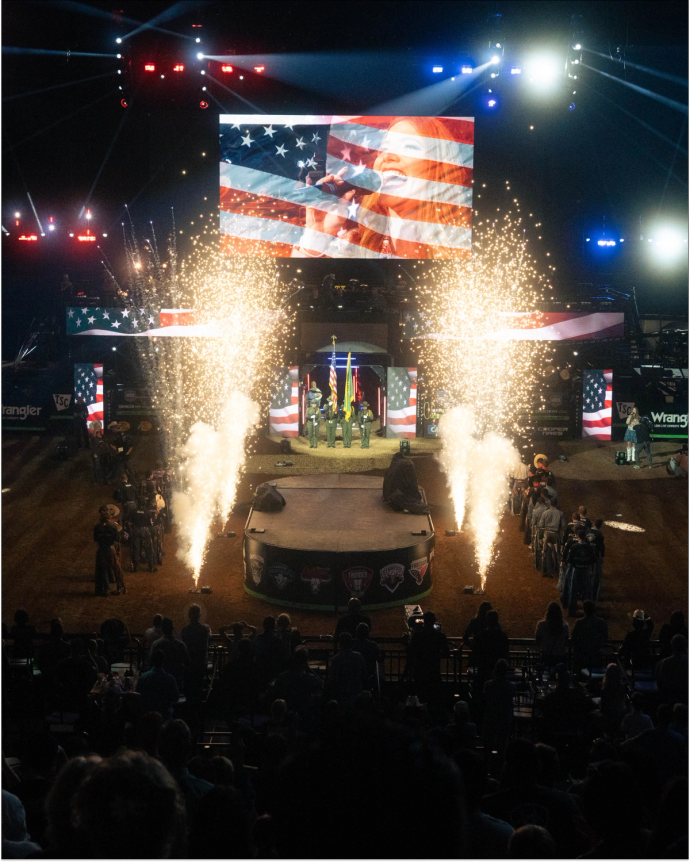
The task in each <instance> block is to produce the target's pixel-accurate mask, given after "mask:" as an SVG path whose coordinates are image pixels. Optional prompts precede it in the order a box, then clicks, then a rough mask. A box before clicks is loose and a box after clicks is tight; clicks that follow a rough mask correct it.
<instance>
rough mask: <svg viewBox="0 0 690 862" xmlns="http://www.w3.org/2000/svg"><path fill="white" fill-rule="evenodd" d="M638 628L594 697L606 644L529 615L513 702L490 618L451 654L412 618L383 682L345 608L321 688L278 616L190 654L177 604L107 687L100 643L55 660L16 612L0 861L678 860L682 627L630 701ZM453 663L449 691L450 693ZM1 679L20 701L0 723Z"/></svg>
mask: <svg viewBox="0 0 690 862" xmlns="http://www.w3.org/2000/svg"><path fill="white" fill-rule="evenodd" d="M653 629H654V624H653V622H652V621H651V620H649V619H648V618H647V617H646V615H644V614H636V615H635V617H634V619H633V622H632V628H631V631H630V632H629V633H628V635H627V636H626V638H625V640H624V642H623V644H622V645H621V646H620V649H619V650H618V654H617V656H616V655H614V654H613V653H611V659H612V660H611V661H610V662H609V663H608V665H607V666H606V667H605V668H604V669H603V678H602V679H601V680H600V681H599V680H597V679H595V675H594V674H593V673H592V668H593V667H595V666H596V665H597V663H601V657H602V650H603V648H604V646H605V644H606V642H607V638H608V632H607V626H606V622H605V621H604V620H603V619H602V618H601V617H599V616H598V615H597V613H596V606H595V605H594V603H593V602H591V601H587V602H586V603H585V616H584V617H583V618H581V619H579V620H578V621H577V622H576V623H575V625H574V627H573V629H572V632H570V631H569V626H568V623H567V622H565V621H564V620H563V616H562V612H561V608H560V606H559V604H558V603H552V604H551V605H550V606H549V608H548V609H547V612H546V615H545V617H544V619H543V620H541V621H539V622H538V623H537V625H536V631H535V649H536V651H537V653H538V656H539V658H538V660H537V664H536V675H535V677H534V679H533V680H532V681H529V680H527V681H526V679H525V676H524V673H522V672H521V669H520V668H519V667H515V662H514V660H512V657H511V650H510V643H509V639H508V635H507V634H506V632H505V631H504V630H503V627H502V626H501V623H500V618H499V613H498V611H497V610H495V609H493V608H492V607H491V605H490V603H488V602H482V604H481V605H480V606H479V608H478V610H477V614H476V616H475V617H474V618H472V619H471V620H470V621H469V623H468V625H467V628H466V631H465V633H464V636H463V638H462V643H459V642H457V641H456V642H454V641H451V640H449V638H448V637H447V636H446V634H445V633H444V632H443V631H442V627H441V626H440V625H439V623H438V622H437V619H436V617H435V615H434V614H433V613H431V612H427V613H425V614H424V615H423V618H422V619H421V620H418V621H415V624H414V625H412V624H411V625H410V632H409V634H408V635H407V636H405V637H404V638H403V639H402V644H401V645H398V646H397V647H396V648H397V649H400V648H401V646H402V648H403V650H404V655H405V667H404V670H403V673H402V674H401V676H400V678H399V679H396V680H390V681H389V682H386V662H385V654H386V651H387V650H388V649H389V647H388V644H383V643H377V639H376V638H375V637H372V621H371V619H370V618H369V617H367V616H366V615H365V614H364V613H363V612H362V608H361V606H360V604H359V602H358V600H356V599H353V600H352V602H351V603H350V605H349V606H348V610H347V613H346V614H345V615H344V616H342V617H340V618H339V619H338V621H337V625H336V628H335V631H334V632H333V634H332V638H333V640H334V643H335V644H336V645H337V650H333V649H330V657H329V659H328V663H327V669H326V667H322V666H320V665H319V664H318V663H317V662H315V661H314V656H315V655H316V654H317V653H316V651H315V650H314V649H313V648H311V647H309V646H308V645H305V643H304V638H303V636H302V635H301V633H300V632H299V631H298V630H297V629H295V627H294V626H292V624H291V620H290V617H289V616H288V614H280V616H279V617H278V618H277V619H275V618H274V617H272V616H269V617H266V618H265V619H264V621H263V624H262V626H260V627H257V626H254V625H251V624H249V623H247V622H246V621H244V620H241V621H237V622H234V623H230V624H229V625H224V626H221V627H220V629H219V632H218V634H217V635H216V636H214V635H213V634H212V632H211V630H210V628H209V626H208V625H206V624H205V623H204V622H202V620H201V609H200V608H199V606H198V605H192V606H191V607H190V609H189V612H188V619H187V621H186V624H185V625H184V626H182V628H181V630H180V632H179V636H177V635H176V633H175V624H174V622H173V620H172V619H170V618H168V617H165V616H163V615H162V614H157V615H156V616H155V617H154V618H153V620H152V624H151V626H150V627H149V628H148V629H147V630H146V632H145V633H144V634H143V635H141V636H140V637H139V638H138V641H139V643H138V647H139V656H140V657H141V666H140V667H136V666H135V664H136V663H134V664H132V665H131V667H132V671H133V672H130V671H129V670H127V671H125V673H124V676H121V675H120V674H122V668H123V664H122V659H123V657H124V655H125V651H126V650H127V649H128V648H130V649H131V645H132V640H133V639H132V638H131V636H130V633H129V631H128V629H127V626H126V624H125V623H124V622H122V621H120V620H117V619H109V620H106V621H105V622H104V623H103V625H102V626H101V629H100V631H99V632H98V633H95V636H90V637H73V638H70V639H68V638H66V637H65V634H64V632H63V629H62V624H61V622H60V620H58V619H55V620H53V621H52V622H51V626H50V633H49V634H48V636H47V637H45V636H43V637H42V636H40V635H39V634H38V633H37V631H36V629H35V627H34V626H33V625H32V624H31V620H30V616H29V614H28V613H27V612H26V611H25V610H18V611H17V612H16V613H15V616H14V625H13V626H12V627H11V628H9V627H5V628H4V631H3V664H4V673H3V687H4V692H3V694H4V698H5V704H6V730H5V739H4V755H5V756H4V758H3V835H2V837H3V855H4V856H5V857H6V858H27V857H32V856H36V857H42V856H48V857H53V858H68V857H69V858H103V857H109V858H113V857H115V858H141V857H161V858H166V857H171V856H172V857H178V858H180V857H187V858H251V857H256V858H284V857H302V858H317V857H319V858H343V857H345V858H347V857H351V858H359V857H361V855H362V854H363V853H366V855H367V856H369V857H370V858H381V857H385V858H390V857H393V858H395V857H400V858H406V857H416V858H422V857H429V856H431V857H448V858H454V857H455V858H457V857H469V858H554V857H555V858H575V857H582V858H619V857H628V856H632V857H634V858H686V856H687V733H688V730H687V714H688V706H687V704H688V699H687V671H688V665H687V662H688V659H687V626H686V622H685V618H684V616H683V613H682V612H680V611H677V612H676V613H674V614H673V616H672V617H671V619H670V621H669V622H668V623H666V624H665V625H664V626H662V628H661V629H660V631H659V638H658V644H654V649H657V650H658V655H659V660H658V662H657V663H656V670H655V674H654V676H653V677H652V678H653V679H654V681H655V686H654V688H655V691H654V693H653V695H652V693H651V692H650V690H648V689H647V690H642V691H638V690H636V689H635V688H634V686H633V684H632V680H631V678H630V677H629V676H628V674H627V672H626V670H627V668H628V667H629V666H630V665H631V663H636V662H637V663H638V665H639V661H640V659H641V658H642V657H644V656H646V657H647V659H648V660H650V661H651V659H652V655H653V649H652V642H651V635H652V632H653ZM321 644H322V641H319V644H318V647H320V646H321ZM645 645H646V646H645ZM457 649H463V650H464V651H465V654H466V657H467V666H468V668H469V670H468V673H467V675H466V679H465V680H464V681H463V682H462V684H461V685H460V686H459V687H458V688H457V689H453V687H452V686H451V687H450V688H449V687H448V683H447V680H446V679H445V678H444V675H443V668H444V663H445V662H447V661H448V659H449V656H450V655H451V654H452V652H453V651H454V650H457ZM310 650H311V651H310ZM569 651H570V652H571V654H572V661H571V663H570V665H568V652H569ZM212 653H213V654H215V656H216V664H217V668H216V670H217V672H216V673H214V671H213V662H211V661H210V656H211V654H212ZM219 656H222V661H220V662H219V660H218V657H219ZM25 663H29V664H31V665H33V667H34V668H35V673H34V677H33V681H32V683H31V685H32V686H34V687H37V690H36V691H34V694H33V695H32V697H31V698H30V699H29V702H28V706H26V709H27V710H28V712H29V714H28V716H25V715H23V714H22V717H20V715H19V714H20V713H21V707H20V706H19V704H20V702H21V698H20V697H18V696H17V692H18V691H20V690H21V687H22V686H25V685H26V680H25V678H24V677H23V676H22V674H23V669H24V664H25ZM118 663H119V664H118ZM568 666H569V667H570V668H571V670H568V669H567V667H568ZM389 667H390V665H389ZM36 673H38V676H36ZM528 697H529V698H531V706H530V709H531V715H530V720H529V722H528V724H527V725H525V726H523V725H522V724H521V722H522V720H523V719H524V718H525V711H524V704H525V703H526V702H527V700H526V699H527V698H528ZM7 705H10V706H9V709H8V706H7ZM8 711H9V716H8V714H7V713H8ZM15 713H17V714H16V715H15ZM51 713H52V714H51ZM44 715H48V719H49V720H48V721H47V722H46V721H44ZM13 719H14V720H15V721H17V722H18V721H19V720H21V723H22V729H21V731H18V730H17V729H16V728H15V733H13V734H11V733H8V730H7V727H8V724H10V725H11V723H12V721H13ZM52 721H54V722H55V724H52V723H51V722H52ZM45 727H48V728H50V730H45V729H44V728H45ZM8 746H9V749H11V750H8Z"/></svg>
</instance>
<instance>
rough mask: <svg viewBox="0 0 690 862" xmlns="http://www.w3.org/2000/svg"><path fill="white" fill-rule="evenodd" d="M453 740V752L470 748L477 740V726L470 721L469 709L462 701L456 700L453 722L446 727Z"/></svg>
mask: <svg viewBox="0 0 690 862" xmlns="http://www.w3.org/2000/svg"><path fill="white" fill-rule="evenodd" d="M446 730H447V731H448V733H450V735H451V737H452V739H453V751H457V750H458V749H459V748H465V747H468V748H471V747H472V745H473V744H474V740H475V739H476V738H477V725H476V724H475V723H474V722H473V721H470V708H469V706H468V705H467V702H466V701H464V700H456V701H455V705H454V706H453V722H452V724H448V725H446Z"/></svg>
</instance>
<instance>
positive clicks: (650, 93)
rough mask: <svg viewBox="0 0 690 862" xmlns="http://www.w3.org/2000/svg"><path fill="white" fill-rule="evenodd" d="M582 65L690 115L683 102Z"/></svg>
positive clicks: (584, 64) (583, 64) (585, 64)
mask: <svg viewBox="0 0 690 862" xmlns="http://www.w3.org/2000/svg"><path fill="white" fill-rule="evenodd" d="M581 65H582V67H583V68H585V69H589V70H590V71H591V72H596V73H597V75H603V76H604V78H610V79H611V80H612V81H617V82H618V83H619V84H623V86H624V87H629V88H630V89H631V90H634V91H635V92H636V93H641V94H642V95H643V96H647V97H648V98H650V99H654V101H655V102H659V103H660V104H662V105H666V107H667V108H673V110H674V111H680V113H681V114H686V115H687V113H688V106H687V105H684V104H683V103H682V102H676V101H675V99H668V98H666V96H660V95H659V94H658V93H655V92H654V91H653V90H647V89H646V88H645V87H639V86H638V85H637V84H631V83H630V82H629V81H624V80H623V79H622V78H619V77H618V76H617V75H609V73H608V72H602V71H601V69H595V68H594V66H588V65H587V63H582V64H581Z"/></svg>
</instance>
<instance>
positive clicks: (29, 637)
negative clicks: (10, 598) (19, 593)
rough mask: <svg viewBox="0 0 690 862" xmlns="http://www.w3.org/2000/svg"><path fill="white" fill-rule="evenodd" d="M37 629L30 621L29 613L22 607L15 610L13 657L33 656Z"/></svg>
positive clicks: (11, 631) (12, 636)
mask: <svg viewBox="0 0 690 862" xmlns="http://www.w3.org/2000/svg"><path fill="white" fill-rule="evenodd" d="M36 634H37V633H36V629H35V628H34V627H33V626H32V625H31V623H30V622H29V615H28V613H27V612H26V611H25V610H24V609H23V608H20V609H19V610H18V611H15V612H14V625H13V626H12V628H11V629H10V637H11V638H12V658H33V656H34V638H35V637H36Z"/></svg>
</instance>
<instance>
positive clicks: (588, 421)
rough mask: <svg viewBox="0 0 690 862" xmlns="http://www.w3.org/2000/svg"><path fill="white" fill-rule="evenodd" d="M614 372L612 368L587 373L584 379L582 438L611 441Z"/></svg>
mask: <svg viewBox="0 0 690 862" xmlns="http://www.w3.org/2000/svg"><path fill="white" fill-rule="evenodd" d="M612 380H613V371H612V369H610V368H606V369H604V370H603V371H602V370H596V371H585V373H584V376H583V378H582V436H583V437H588V438H592V437H593V438H594V439H595V440H610V439H611V402H612V399H613V388H612V385H611V383H612Z"/></svg>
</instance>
